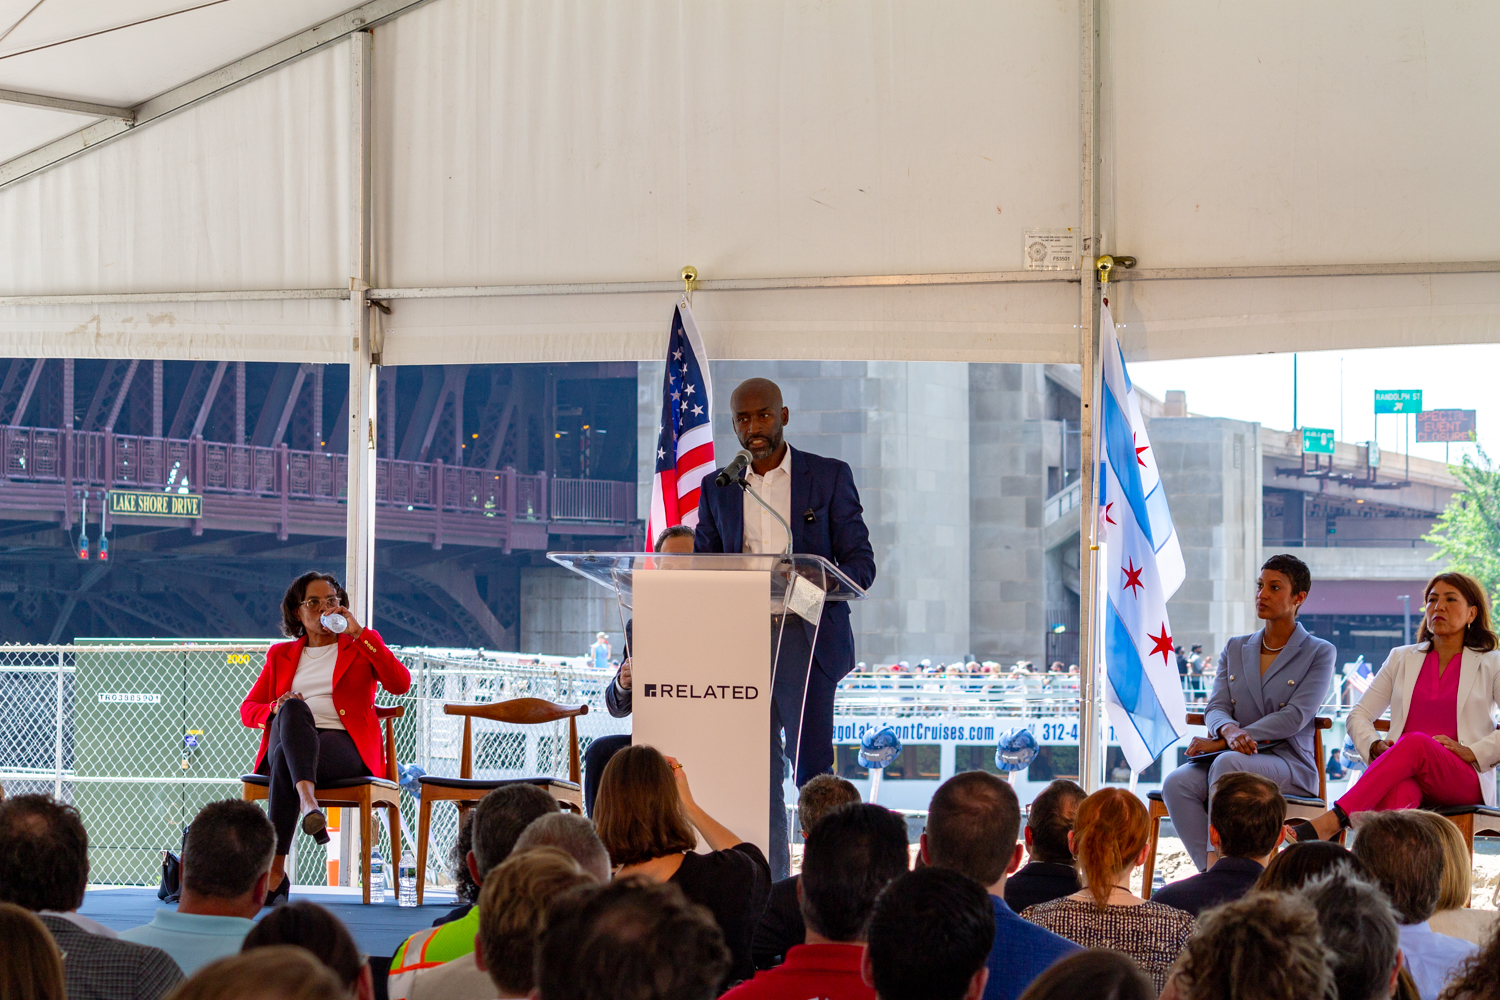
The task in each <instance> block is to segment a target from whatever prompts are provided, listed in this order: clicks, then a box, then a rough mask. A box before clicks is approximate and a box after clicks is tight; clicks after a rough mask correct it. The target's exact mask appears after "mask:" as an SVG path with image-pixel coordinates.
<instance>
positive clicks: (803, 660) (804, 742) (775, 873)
mask: <svg viewBox="0 0 1500 1000" xmlns="http://www.w3.org/2000/svg"><path fill="white" fill-rule="evenodd" d="M808 631H809V629H808V628H807V627H806V625H805V623H804V622H803V621H802V619H800V618H798V617H797V616H796V615H788V616H787V617H786V619H785V621H784V623H783V620H782V619H781V618H777V617H773V618H772V619H771V655H772V656H773V657H775V664H776V676H775V679H774V681H773V683H772V689H771V741H770V742H771V782H770V786H771V787H770V791H771V800H770V809H771V855H770V857H769V858H768V859H767V860H769V861H770V862H771V877H772V878H773V879H776V880H778V881H779V880H781V879H784V878H786V877H787V876H788V875H789V874H791V852H790V849H789V848H788V846H787V841H788V836H787V834H788V833H789V832H790V831H789V830H788V828H787V810H786V799H785V797H784V793H783V791H782V783H783V782H784V781H785V780H786V779H785V776H786V773H787V769H788V767H795V768H796V779H797V787H798V788H801V787H802V786H803V785H804V784H806V783H807V781H808V780H809V779H810V778H812V777H813V776H814V775H818V774H823V773H825V772H827V771H831V770H833V695H834V691H835V690H836V689H837V687H838V682H837V681H834V680H833V679H832V678H830V677H829V676H828V675H827V674H826V673H825V672H824V671H823V668H822V667H821V666H819V665H818V664H817V663H812V664H811V667H812V669H811V671H809V670H808V666H809V663H808V656H809V654H810V652H811V646H810V645H809V643H808V641H807V632H808ZM778 637H779V639H780V644H781V646H780V650H779V652H778V650H777V640H778ZM804 696H805V697H806V705H805V707H804V704H803V698H804ZM799 720H800V725H799ZM783 732H784V733H785V740H786V750H785V751H784V755H785V763H784V762H783V750H782V738H783V737H782V734H783ZM799 747H800V749H801V757H800V758H799V757H798V749H799Z"/></svg>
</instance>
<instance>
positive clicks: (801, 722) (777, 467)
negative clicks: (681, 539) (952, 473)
mask: <svg viewBox="0 0 1500 1000" xmlns="http://www.w3.org/2000/svg"><path fill="white" fill-rule="evenodd" d="M729 411H730V414H731V418H732V420H733V423H734V434H735V437H737V438H739V442H740V445H741V446H742V447H743V448H744V449H745V451H748V452H749V453H750V457H751V461H750V464H749V468H748V469H747V468H745V467H744V466H743V465H738V463H731V465H730V466H729V468H730V469H733V470H734V471H735V473H736V474H737V478H739V479H742V480H744V481H746V482H748V484H749V486H750V487H751V489H753V490H754V491H755V492H756V493H757V494H759V496H760V498H761V499H762V500H764V501H765V502H766V504H767V505H769V506H770V507H771V509H772V510H774V511H775V512H776V514H778V515H780V516H781V518H782V520H784V521H785V522H786V523H787V524H788V525H790V527H791V535H792V538H791V541H792V551H793V552H798V553H806V554H808V555H819V556H822V557H824V558H825V559H827V560H828V561H830V562H832V563H834V564H835V565H837V566H838V567H839V569H841V570H843V571H844V572H845V573H846V574H848V576H849V578H850V579H852V580H853V581H854V582H855V583H857V584H859V585H860V586H861V587H863V588H866V589H868V588H869V586H870V584H872V583H874V582H875V552H874V550H873V549H871V548H870V532H869V530H868V529H867V528H866V527H865V520H864V509H863V508H862V507H861V506H860V504H859V491H858V490H856V489H855V488H854V473H853V471H852V470H851V469H850V468H849V465H848V463H847V462H841V461H839V460H838V459H836V458H824V457H823V456H821V455H814V454H811V453H810V452H805V451H797V450H795V449H793V448H792V447H791V446H790V445H788V444H787V443H786V441H785V440H784V438H783V436H782V430H783V428H785V427H786V425H787V423H788V422H789V421H790V419H791V413H790V411H788V410H787V408H786V407H785V406H784V405H783V404H782V400H781V389H780V387H778V386H777V385H776V383H775V382H772V381H769V380H768V379H763V378H752V379H750V380H748V381H746V382H742V383H741V384H740V386H739V388H737V389H735V390H734V394H733V395H732V396H730V397H729ZM737 465H738V468H736V466H737ZM715 480H716V475H709V476H704V477H703V485H702V493H701V494H700V496H699V499H698V530H697V536H696V537H695V539H694V545H693V548H694V551H697V552H755V553H771V554H776V555H779V554H781V553H783V552H785V551H786V549H787V537H786V529H785V528H783V527H782V526H781V522H779V521H777V519H776V518H775V517H774V516H772V515H771V514H770V513H768V512H767V511H766V509H765V508H764V507H762V506H761V505H760V504H759V503H758V502H756V499H755V497H752V496H750V494H749V493H748V492H747V491H746V490H745V489H744V488H743V487H741V486H740V485H738V484H737V483H734V482H727V483H726V484H725V485H723V486H720V485H718V484H717V482H716V481H715ZM771 629H772V632H771V641H772V649H773V650H775V648H776V647H775V643H776V637H777V634H778V633H780V637H781V649H780V653H779V655H778V656H777V661H778V662H779V663H781V664H784V665H787V666H789V667H792V669H780V670H777V671H776V678H775V683H774V684H773V685H772V691H771V801H770V804H771V831H770V835H771V852H770V854H771V856H770V859H769V860H770V862H771V874H772V877H773V878H776V879H783V878H786V877H787V875H788V874H789V871H788V868H789V864H790V857H789V852H788V847H787V819H786V803H785V800H784V798H783V793H782V780H783V775H784V773H785V770H784V765H783V764H782V756H783V752H784V753H785V756H786V758H787V759H788V760H791V761H793V762H794V763H795V766H796V782H797V786H798V787H799V788H800V787H801V786H802V785H803V783H805V782H806V781H807V780H808V779H809V778H811V777H812V776H813V775H815V774H821V773H822V772H824V771H829V770H832V769H833V694H834V689H835V688H836V687H837V685H838V682H839V681H840V680H841V679H842V678H843V677H844V675H845V674H847V673H849V671H851V670H853V669H854V630H853V629H852V628H851V627H850V626H849V606H848V604H846V603H845V602H843V601H829V602H827V603H825V604H824V605H823V619H822V623H821V624H820V625H819V626H818V627H817V629H816V633H815V631H814V627H813V625H812V623H811V622H807V621H804V620H803V619H801V618H799V617H798V616H796V615H794V614H788V615H787V616H786V619H785V622H783V621H782V619H781V618H780V616H773V617H772V619H771ZM814 634H816V636H817V648H816V649H813V648H812V644H813V637H814ZM809 653H811V654H812V656H811V659H812V666H811V669H810V670H809V671H808V672H807V674H806V676H804V675H803V672H802V669H801V666H802V664H805V663H807V662H808V659H809ZM804 687H805V702H804ZM783 729H784V730H785V731H786V748H785V751H783V749H782V740H781V732H782V730H783ZM799 746H800V747H801V755H800V756H799V755H798V747H799Z"/></svg>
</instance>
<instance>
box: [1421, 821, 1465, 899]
mask: <svg viewBox="0 0 1500 1000" xmlns="http://www.w3.org/2000/svg"><path fill="white" fill-rule="evenodd" d="M1409 814H1410V816H1411V818H1412V819H1414V820H1416V821H1417V822H1419V823H1424V824H1426V825H1427V826H1428V827H1429V828H1430V829H1431V830H1432V832H1433V833H1436V834H1437V835H1438V839H1439V840H1440V841H1442V842H1443V877H1442V880H1441V882H1442V884H1441V885H1440V886H1439V887H1438V901H1437V909H1436V910H1434V911H1433V912H1434V913H1436V912H1438V911H1439V910H1461V909H1463V908H1464V907H1466V906H1468V905H1469V896H1470V895H1472V894H1473V891H1474V869H1473V867H1472V866H1473V864H1474V862H1473V860H1472V859H1471V858H1470V857H1469V845H1468V843H1467V842H1466V841H1465V840H1464V835H1463V834H1462V833H1461V832H1459V829H1458V827H1457V826H1455V825H1454V823H1453V821H1452V820H1451V819H1449V818H1448V817H1446V816H1439V815H1438V814H1437V813H1435V812H1427V811H1426V810H1424V809H1413V810H1411V811H1410V813H1409Z"/></svg>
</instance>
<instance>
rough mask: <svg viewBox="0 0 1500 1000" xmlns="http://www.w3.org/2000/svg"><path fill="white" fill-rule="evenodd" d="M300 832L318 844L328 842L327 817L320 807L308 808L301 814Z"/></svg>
mask: <svg viewBox="0 0 1500 1000" xmlns="http://www.w3.org/2000/svg"><path fill="white" fill-rule="evenodd" d="M302 832H303V833H305V834H307V835H308V836H309V837H311V838H312V839H313V840H315V841H317V842H318V843H320V844H326V843H328V817H327V816H324V815H323V810H321V809H310V810H308V811H307V812H306V813H303V815H302Z"/></svg>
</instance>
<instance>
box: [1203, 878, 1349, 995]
mask: <svg viewBox="0 0 1500 1000" xmlns="http://www.w3.org/2000/svg"><path fill="white" fill-rule="evenodd" d="M1178 968H1179V973H1178V974H1179V977H1180V979H1179V987H1180V988H1179V995H1180V996H1182V997H1183V998H1184V1000H1307V998H1319V997H1322V996H1324V995H1325V994H1327V992H1328V988H1329V986H1330V984H1331V983H1332V980H1333V976H1332V973H1331V972H1330V971H1329V968H1328V956H1327V954H1326V953H1325V952H1324V950H1323V938H1322V935H1321V933H1320V932H1319V930H1318V913H1317V911H1316V910H1314V909H1313V907H1312V904H1311V903H1309V902H1308V901H1307V900H1305V899H1303V898H1302V897H1301V896H1298V895H1295V894H1287V893H1280V892H1252V893H1250V894H1249V895H1248V896H1244V897H1243V898H1241V899H1237V900H1235V901H1234V902H1232V903H1225V904H1224V905H1223V906H1218V907H1215V908H1214V909H1211V910H1208V911H1206V912H1204V913H1203V914H1201V915H1200V916H1199V917H1198V933H1197V934H1195V935H1194V936H1193V938H1192V940H1190V941H1189V942H1188V945H1187V948H1186V949H1184V951H1183V953H1182V958H1181V959H1180V962H1179V966H1178Z"/></svg>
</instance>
